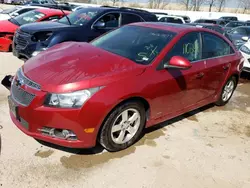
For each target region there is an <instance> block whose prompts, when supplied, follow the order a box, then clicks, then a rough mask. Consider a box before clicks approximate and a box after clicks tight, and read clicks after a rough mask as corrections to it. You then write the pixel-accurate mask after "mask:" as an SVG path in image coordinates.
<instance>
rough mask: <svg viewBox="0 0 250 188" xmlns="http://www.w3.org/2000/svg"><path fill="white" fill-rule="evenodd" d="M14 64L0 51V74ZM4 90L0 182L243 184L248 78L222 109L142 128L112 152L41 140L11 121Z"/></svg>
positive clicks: (243, 187)
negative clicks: (135, 137)
mask: <svg viewBox="0 0 250 188" xmlns="http://www.w3.org/2000/svg"><path fill="white" fill-rule="evenodd" d="M21 65H22V62H21V61H20V60H18V59H16V58H15V57H13V56H12V54H11V53H0V79H2V78H3V76H4V75H5V74H9V73H14V72H15V71H16V70H17V68H18V67H20V66H21ZM7 95H8V91H7V90H6V89H5V88H3V87H2V86H0V134H1V136H2V151H1V156H0V187H5V188H11V187H19V188H22V187H23V188H27V187H31V188H36V187H41V188H44V187H53V188H56V187H60V188H63V187H87V188H91V187H94V188H99V187H100V188H106V187H107V188H112V187H114V188H117V187H119V188H127V187H135V188H156V187H157V188H171V187H173V188H180V187H182V188H187V187H188V188H189V187H190V188H191V187H194V188H210V187H213V188H249V187H250V124H249V122H250V115H249V112H250V105H249V104H250V99H249V95H250V83H249V81H248V80H242V83H240V84H239V86H238V88H237V91H236V92H235V94H234V96H233V98H232V100H231V101H230V103H229V104H228V105H227V106H225V107H221V108H219V107H214V106H213V105H209V106H207V107H204V108H203V109H200V110H197V111H195V112H192V113H189V114H187V115H184V116H182V117H178V118H176V119H174V120H171V121H168V122H165V123H163V124H161V125H158V126H156V127H155V128H153V129H148V130H147V131H146V132H147V133H146V134H145V136H144V137H143V138H142V139H141V140H140V141H139V142H138V143H136V144H135V145H134V146H132V147H131V148H129V149H127V150H124V151H122V152H118V153H109V152H107V151H103V150H102V149H101V148H99V147H96V148H94V149H92V150H67V149H65V148H59V147H55V146H53V147H52V148H51V147H48V146H45V145H41V144H40V143H38V142H37V141H35V140H34V139H32V138H30V137H28V136H26V135H24V134H23V133H22V132H21V131H19V130H18V129H17V128H16V127H15V125H14V124H13V123H12V122H11V120H10V117H9V114H8V105H7V100H6V97H7Z"/></svg>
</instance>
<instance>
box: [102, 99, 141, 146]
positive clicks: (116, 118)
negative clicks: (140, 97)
mask: <svg viewBox="0 0 250 188" xmlns="http://www.w3.org/2000/svg"><path fill="white" fill-rule="evenodd" d="M145 122H146V115H145V109H144V106H143V104H141V103H138V102H132V101H131V102H127V103H125V104H123V105H121V106H119V107H117V108H115V109H114V110H113V111H112V113H111V114H110V115H109V116H108V118H107V119H106V121H105V122H104V125H103V127H102V129H101V132H100V144H101V145H102V146H103V147H104V148H105V149H107V150H108V151H119V150H123V149H126V148H127V147H129V146H131V145H132V144H134V143H135V142H136V141H137V140H138V139H139V137H140V135H141V133H142V130H143V128H144V126H145Z"/></svg>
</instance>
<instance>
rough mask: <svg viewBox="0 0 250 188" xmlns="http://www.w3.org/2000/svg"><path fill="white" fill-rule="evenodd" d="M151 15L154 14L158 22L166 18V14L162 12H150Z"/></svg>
mask: <svg viewBox="0 0 250 188" xmlns="http://www.w3.org/2000/svg"><path fill="white" fill-rule="evenodd" d="M151 13H153V14H155V15H156V17H157V19H158V20H160V19H161V18H162V17H164V16H168V13H164V12H151Z"/></svg>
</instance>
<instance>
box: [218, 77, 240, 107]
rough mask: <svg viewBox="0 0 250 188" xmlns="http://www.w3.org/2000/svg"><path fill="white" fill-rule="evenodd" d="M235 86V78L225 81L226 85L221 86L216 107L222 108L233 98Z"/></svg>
mask: <svg viewBox="0 0 250 188" xmlns="http://www.w3.org/2000/svg"><path fill="white" fill-rule="evenodd" d="M236 86H237V81H236V78H235V77H231V78H229V79H228V80H227V82H226V84H225V85H224V86H223V89H222V92H221V95H220V98H219V100H218V101H217V102H216V103H215V104H216V105H218V106H224V105H225V104H227V103H228V101H229V100H230V99H231V97H232V96H233V93H234V90H235V88H236Z"/></svg>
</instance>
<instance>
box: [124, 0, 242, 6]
mask: <svg viewBox="0 0 250 188" xmlns="http://www.w3.org/2000/svg"><path fill="white" fill-rule="evenodd" d="M127 1H136V2H143V3H145V2H148V0H127ZM170 1H171V2H173V3H175V2H178V0H170ZM237 1H239V0H226V6H225V7H227V8H237V6H238V3H237Z"/></svg>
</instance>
